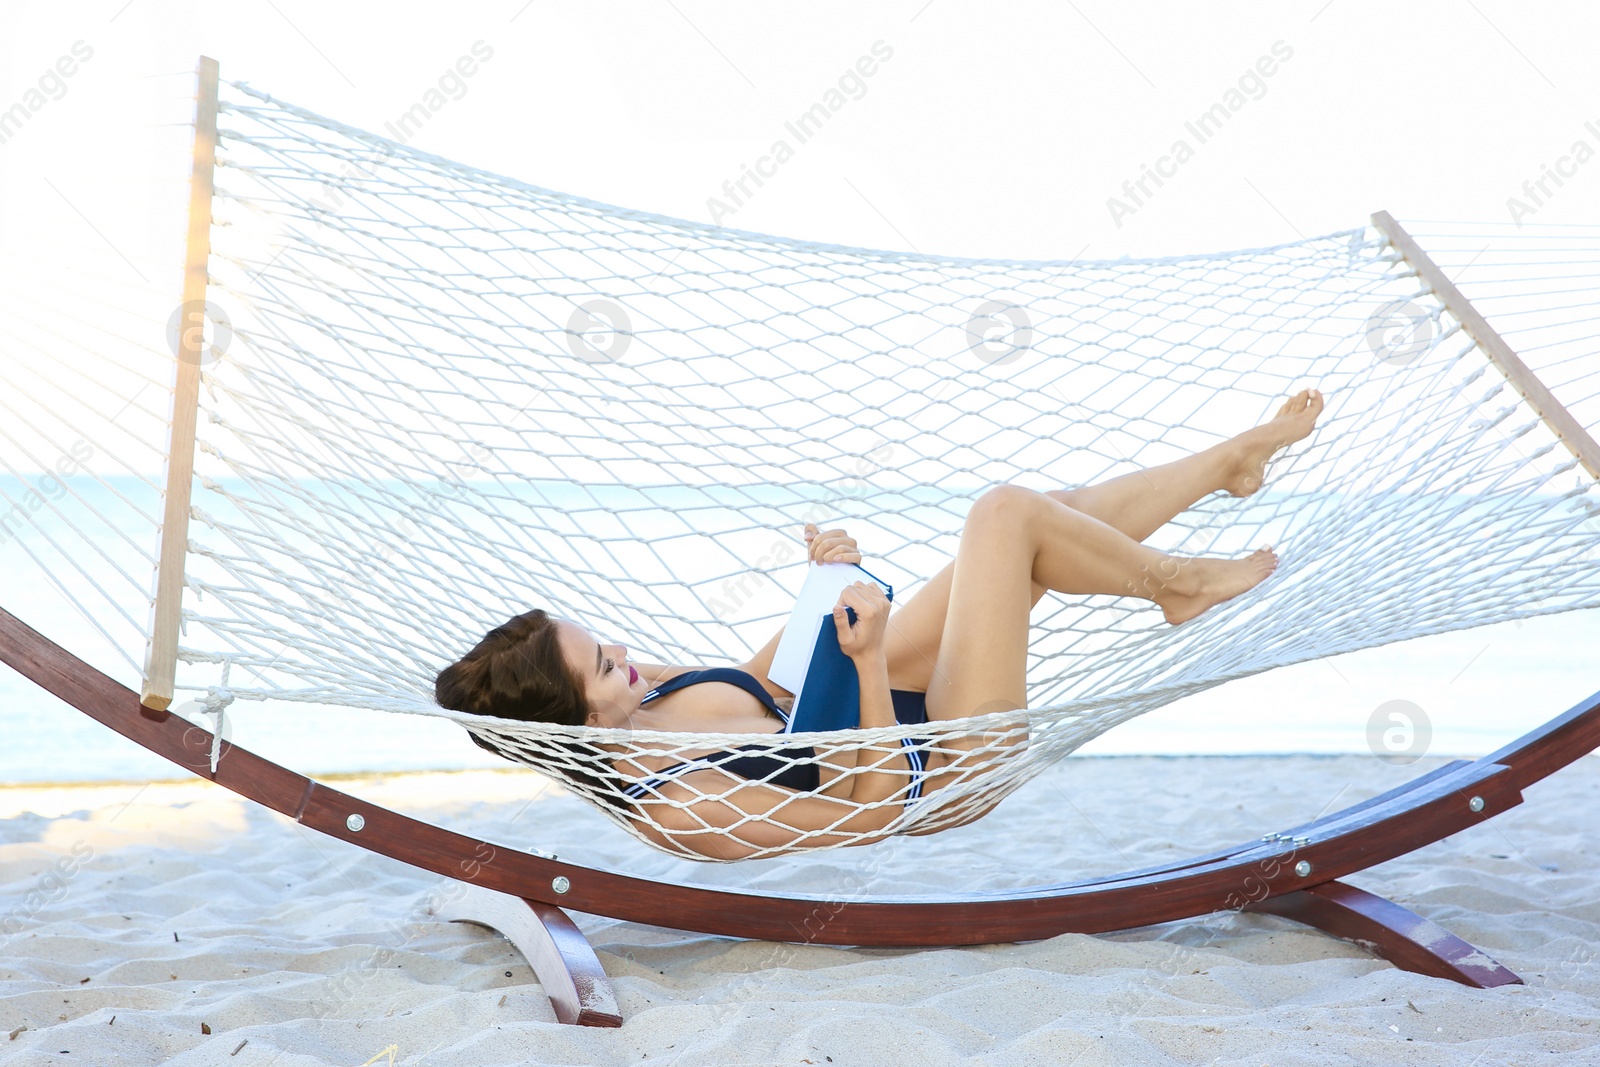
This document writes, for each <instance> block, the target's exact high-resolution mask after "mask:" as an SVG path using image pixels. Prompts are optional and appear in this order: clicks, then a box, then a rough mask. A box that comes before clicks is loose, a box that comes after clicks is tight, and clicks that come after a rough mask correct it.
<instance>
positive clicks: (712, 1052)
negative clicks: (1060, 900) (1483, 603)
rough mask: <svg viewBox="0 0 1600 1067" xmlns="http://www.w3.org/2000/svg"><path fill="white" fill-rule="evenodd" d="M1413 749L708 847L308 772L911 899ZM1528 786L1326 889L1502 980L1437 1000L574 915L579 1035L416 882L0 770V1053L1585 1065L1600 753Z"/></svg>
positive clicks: (1042, 949) (1384, 967) (1057, 945)
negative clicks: (602, 987) (837, 834)
mask: <svg viewBox="0 0 1600 1067" xmlns="http://www.w3.org/2000/svg"><path fill="white" fill-rule="evenodd" d="M1439 762H1442V761H1440V760H1436V759H1425V760H1422V761H1420V762H1418V763H1416V764H1414V765H1412V766H1409V767H1396V766H1392V765H1390V764H1387V763H1384V762H1383V761H1381V760H1378V759H1375V758H1373V757H1370V756H1353V755H1352V756H1248V757H1216V756H1209V757H1182V758H1167V757H1096V758H1073V759H1069V760H1066V761H1063V762H1062V763H1061V764H1059V765H1058V766H1056V767H1054V768H1052V769H1051V770H1050V771H1049V772H1047V773H1046V774H1045V775H1044V776H1042V777H1041V778H1040V779H1038V780H1036V781H1035V782H1033V783H1031V784H1030V785H1029V786H1027V787H1026V788H1025V789H1024V790H1022V791H1021V792H1019V793H1018V794H1016V795H1015V796H1013V797H1011V798H1009V799H1008V800H1006V801H1005V803H1004V804H1002V805H1001V807H1000V808H999V809H998V810H997V811H996V812H995V813H994V814H992V815H990V816H989V817H988V818H987V819H986V820H984V821H982V822H980V823H978V824H975V825H974V826H971V827H965V828H962V829H960V830H955V831H950V832H947V833H944V834H939V835H935V836H932V837H927V838H915V839H905V840H897V841H893V842H890V843H888V844H886V845H883V846H873V847H869V848H864V849H847V850H842V851H837V852H831V853H822V854H816V855H811V856H807V857H803V858H799V859H793V860H777V861H766V862H762V863H758V864H735V865H706V864H697V863H692V862H690V861H680V860H676V859H674V858H672V857H668V856H664V855H661V854H659V853H656V852H652V851H649V850H647V849H645V848H644V847H643V846H641V845H638V844H637V843H635V842H634V841H633V840H632V839H631V838H629V837H627V835H625V834H624V833H623V832H622V831H621V830H619V829H617V828H616V827H614V826H613V825H612V824H611V823H609V822H608V821H606V820H605V819H604V818H603V817H602V816H600V815H599V814H597V813H596V812H595V811H593V810H592V809H590V808H589V807H588V806H587V805H586V804H584V803H583V802H581V801H578V800H576V799H574V798H573V797H571V796H568V795H566V794H565V793H563V792H561V791H560V790H557V789H554V788H551V787H547V786H545V785H543V784H542V783H543V779H541V778H539V777H537V776H536V775H534V774H532V773H531V772H526V771H521V770H517V769H511V770H507V771H505V772H487V771H474V772H461V773H432V774H406V775H388V776H382V777H364V778H353V779H348V780H342V781H340V782H339V783H337V784H338V786H339V787H340V788H343V789H346V790H347V791H350V792H353V793H355V794H357V795H360V796H364V797H367V798H369V799H371V800H374V801H376V802H378V803H382V804H386V805H388V806H391V807H394V808H397V809H399V810H403V811H406V812H408V813H411V814H415V815H418V816H421V817H425V818H428V819H430V820H431V821H435V822H439V823H442V824H444V825H447V826H450V827H452V828H455V829H459V830H462V831H463V832H467V833H472V834H475V835H481V836H484V837H487V838H491V839H497V840H501V841H504V842H506V843H508V844H514V845H519V846H523V847H538V848H544V849H546V850H550V851H555V852H557V853H559V854H560V855H561V856H562V858H563V859H571V860H575V861H578V862H584V863H595V864H601V865H605V866H611V867H615V868H618V869H626V870H628V871H630V872H633V873H638V874H644V875H649V876H652V877H671V878H677V879H682V880H698V881H701V882H705V883H709V884H719V885H729V886H745V887H750V886H754V887H757V888H760V887H774V888H775V887H780V886H781V887H785V888H788V889H791V890H796V891H802V890H804V891H812V890H824V889H829V890H831V891H834V892H842V893H850V892H860V891H862V890H863V889H870V890H872V891H875V892H904V893H915V892H948V891H952V890H955V891H960V890H972V889H993V888H1001V887H1005V886H1020V885H1026V884H1029V883H1033V882H1046V881H1056V880H1063V879H1068V878H1073V877H1080V876H1087V875H1090V874H1094V873H1105V872H1111V871H1115V870H1125V869H1128V868H1135V867H1141V866H1145V865H1147V864H1150V863H1155V862H1158V861H1160V860H1163V859H1169V858H1176V857H1179V856H1183V855H1187V854H1191V853H1195V852H1199V851H1202V850H1205V849H1208V848H1212V847H1218V846H1223V845H1229V844H1235V843H1238V842H1240V841H1244V840H1248V839H1251V838H1254V837H1258V836H1259V835H1260V834H1262V833H1264V832H1267V831H1269V830H1274V829H1281V828H1284V827H1287V826H1290V825H1294V824H1296V823H1299V822H1302V821H1305V820H1307V819H1310V818H1314V817H1315V816H1317V815H1318V814H1320V813H1322V812H1324V811H1326V810H1333V809H1335V808H1337V807H1342V806H1344V805H1346V804H1349V803H1353V802H1355V801H1357V800H1359V799H1361V798H1363V797H1366V796H1370V795H1372V794H1373V793H1376V792H1379V791H1381V790H1383V789H1385V788H1388V787H1389V786H1391V785H1394V784H1397V783H1398V782H1400V781H1403V780H1405V779H1407V778H1409V777H1411V776H1413V775H1415V774H1417V773H1420V772H1421V771H1423V770H1426V769H1428V768H1430V767H1433V766H1436V765H1438V763H1439ZM530 801H531V802H530ZM1526 801H1527V802H1526V803H1525V804H1524V805H1522V806H1520V807H1518V808H1515V809H1513V810H1511V811H1509V812H1507V813H1505V814H1504V815H1502V816H1500V817H1498V818H1495V819H1493V820H1491V821H1489V822H1487V823H1485V824H1483V825H1481V826H1477V827H1474V828H1473V829H1471V830H1470V831H1467V832H1465V833H1462V834H1459V835H1456V836H1454V837H1452V838H1449V839H1447V840H1445V841H1443V842H1440V843H1438V844H1435V845H1432V846H1430V847H1428V848H1425V849H1423V850H1421V851H1420V852H1417V853H1415V854H1413V855H1410V856H1406V857H1403V858H1401V859H1398V860H1395V861H1392V862H1390V863H1386V864H1384V865H1382V866H1380V867H1377V868H1375V869H1374V870H1372V871H1368V872H1364V873H1362V874H1359V875H1355V876H1352V877H1351V879H1350V881H1352V882H1353V883H1354V884H1356V885H1359V886H1361V887H1363V888H1366V889H1370V890H1372V891H1374V892H1377V893H1381V894H1383V895H1385V896H1389V897H1391V898H1393V899H1395V900H1397V901H1399V902H1400V903H1402V904H1405V905H1407V906H1409V907H1411V908H1413V909H1415V910H1417V911H1418V912H1420V913H1421V914H1423V915H1424V916H1426V917H1428V918H1430V919H1433V920H1434V921H1436V922H1438V923H1440V924H1441V925H1443V926H1445V927H1446V928H1447V929H1449V930H1451V931H1452V932H1454V933H1456V934H1458V935H1460V936H1462V937H1464V938H1466V939H1467V940H1468V941H1471V942H1473V943H1474V944H1476V945H1478V946H1479V947H1480V948H1482V949H1483V950H1484V951H1486V952H1488V953H1489V954H1490V955H1492V956H1494V957H1495V958H1496V959H1498V960H1499V961H1500V962H1502V963H1504V964H1505V965H1507V966H1509V967H1510V968H1511V969H1513V970H1514V971H1516V972H1517V973H1518V974H1520V975H1522V977H1523V978H1524V979H1525V980H1526V982H1527V984H1526V985H1524V986H1510V987H1503V988H1500V989H1492V990H1474V989H1468V988H1465V987H1463V986H1459V985H1455V984H1453V983H1450V982H1445V981H1441V980H1438V979H1433V978H1425V977H1422V976H1420V975H1415V974H1410V973H1407V972H1404V971H1399V970H1396V969H1395V968H1394V967H1392V966H1391V965H1389V964H1388V963H1385V962H1383V961H1381V960H1378V959H1374V958H1373V957H1372V956H1370V955H1369V954H1368V953H1366V952H1365V951H1363V950H1362V949H1360V948H1359V947H1357V946H1355V945H1352V944H1349V943H1347V942H1344V941H1340V940H1337V939H1334V938H1332V937H1329V936H1326V935H1324V934H1321V933H1318V932H1316V931H1314V930H1310V929H1307V928H1303V927H1299V926H1297V925H1295V924H1293V923H1291V922H1288V921H1286V920H1282V919H1278V918H1275V917H1270V916H1258V915H1241V914H1232V913H1224V914H1219V915H1214V916H1211V917H1207V918H1204V919H1196V920H1192V921H1189V922H1182V923H1173V924H1168V925H1165V926H1160V927H1153V928H1147V929H1141V930H1134V931H1127V932H1122V933H1117V934H1110V935H1094V936H1090V935H1080V934H1067V935H1063V936H1060V937H1055V938H1052V939H1050V940H1047V941H1040V942H1034V943H1030V944H1005V945H989V946H982V947H972V948H959V949H941V950H923V951H909V950H881V949H876V950H858V949H840V948H831V947H825V946H804V945H778V944H772V943H765V942H741V941H732V940H728V939H724V938H716V937H707V936H701V935H695V934H685V933H679V932H674V931H670V930H663V929H656V928H650V927H643V926H639V925H635V924H632V923H624V922H616V921H613V920H610V919H604V918H600V917H596V916H589V915H576V916H574V918H575V919H576V921H577V922H578V924H579V926H580V927H581V928H582V929H583V930H584V931H585V933H586V934H587V935H588V936H589V938H590V940H591V941H592V942H593V944H594V945H595V948H596V950H597V952H598V954H599V957H600V961H601V963H602V964H603V966H604V967H605V969H606V972H607V973H608V974H609V975H610V976H611V977H612V979H613V981H614V983H615V986H616V991H617V996H618V998H619V1000H620V1003H621V1007H622V1011H623V1014H624V1017H625V1018H626V1020H627V1022H626V1025H624V1026H623V1027H622V1029H620V1030H598V1029H587V1028H578V1027H568V1026H561V1025H558V1024H556V1023H555V1022H554V1017H553V1015H552V1012H551V1008H550V1005H549V1002H548V1000H547V999H546V998H545V996H544V994H543V992H542V991H541V990H540V988H539V986H538V984H537V983H536V982H535V981H534V978H533V976H532V973H531V971H530V970H529V969H528V967H527V966H526V965H525V964H524V963H523V962H522V961H521V958H520V957H519V956H518V955H517V953H516V952H515V950H514V949H512V948H511V947H510V945H509V944H507V943H506V942H505V941H504V940H502V939H500V938H499V937H498V936H497V935H495V934H493V933H492V932H490V931H487V930H484V929H482V928H479V927H475V926H470V925H461V924H448V923H441V922H438V921H437V920H435V919H432V918H430V917H429V915H428V913H427V909H428V907H429V902H430V900H433V901H436V900H437V898H438V895H439V894H440V893H442V892H447V891H448V888H447V883H446V882H444V880H442V879H440V878H438V877H437V876H434V875H431V874H427V873H424V872H421V871H418V870H415V869H413V868H410V867H407V866H405V865H402V864H399V863H396V862H393V861H391V860H387V859H383V858H380V857H377V856H373V855H371V854H369V853H366V852H363V851H361V850H359V849H357V848H354V847H353V846H350V845H346V844H344V843H342V842H339V841H335V840H332V839H329V838H325V837H322V836H320V835H318V834H315V833H313V832H311V831H308V830H304V829H302V828H300V827H298V826H296V825H295V824H294V823H293V822H291V821H290V820H288V819H285V818H283V817H281V816H279V815H277V814H275V813H271V812H268V811H265V810H264V809H261V808H259V807H257V806H255V805H253V804H250V803H248V802H246V801H243V800H240V799H238V798H236V797H234V796H233V795H232V794H230V793H227V792H225V791H223V790H220V789H217V788H216V787H213V786H211V785H209V784H207V783H204V782H200V781H198V780H191V781H189V782H179V783H170V784H169V783H157V784H152V785H141V784H139V783H130V784H112V785H104V784H102V785H92V786H58V787H46V788H38V787H29V788H21V787H15V788H0V901H3V906H0V946H3V950H0V1030H3V1031H4V1032H0V1063H4V1064H7V1065H11V1064H18V1065H26V1064H45V1063H49V1064H62V1063H75V1064H93V1065H100V1064H107V1065H110V1064H117V1065H123V1064H127V1065H137V1064H156V1063H168V1062H170V1063H175V1064H228V1065H237V1067H249V1065H265V1064H274V1065H277V1067H296V1065H301V1064H349V1065H360V1064H372V1063H380V1064H388V1063H390V1062H393V1063H396V1064H428V1065H435V1067H444V1065H451V1064H463V1065H466V1064H470V1065H473V1067H481V1065H485V1064H500V1063H505V1064H513V1063H515V1064H522V1063H564V1064H565V1063H574V1064H682V1065H685V1067H691V1065H696V1067H697V1065H702V1064H723V1063H741V1064H744V1063H748V1064H815V1065H821V1064H828V1063H832V1064H836V1065H838V1067H850V1065H859V1064H867V1065H878V1064H885V1065H893V1064H914V1065H916V1067H936V1065H940V1064H947V1063H982V1064H997V1065H998V1064H1073V1065H1082V1067H1091V1065H1099V1064H1108V1065H1110V1064H1115V1065H1125V1064H1239V1065H1259V1064H1272V1065H1280V1064H1308V1065H1309V1064H1316V1065H1327V1064H1360V1065H1369V1064H1389V1063H1395V1064H1400V1063H1408V1064H1409V1063H1425V1064H1481V1065H1489V1064H1579V1063H1582V1064H1593V1063H1597V1062H1600V965H1597V963H1596V961H1595V959H1594V957H1595V953H1596V951H1597V948H1600V946H1597V945H1596V943H1595V942H1596V938H1597V935H1600V927H1597V925H1596V924H1597V922H1600V820H1596V818H1595V816H1594V814H1593V813H1594V812H1595V811H1596V810H1597V808H1600V805H1597V801H1600V760H1596V759H1594V758H1586V759H1584V760H1581V761H1579V763H1578V764H1576V765H1574V766H1573V767H1570V768H1568V769H1567V770H1565V771H1562V772H1561V773H1559V774H1557V775H1556V776H1555V777H1553V778H1551V779H1549V780H1547V781H1545V782H1542V783H1539V784H1537V785H1535V786H1533V787H1532V788H1531V789H1529V790H1528V792H1527V794H1526ZM206 1030H209V1033H206V1032H205V1031H206ZM241 1045H242V1047H240V1046H241Z"/></svg>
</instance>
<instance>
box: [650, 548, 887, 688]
mask: <svg viewBox="0 0 1600 1067" xmlns="http://www.w3.org/2000/svg"><path fill="white" fill-rule="evenodd" d="M805 539H806V553H807V555H806V561H807V562H808V563H860V562H861V550H860V549H858V548H857V547H856V540H855V538H853V537H851V536H850V535H849V534H847V533H845V532H844V531H843V530H828V531H826V532H824V531H820V530H818V529H817V524H816V523H814V522H808V523H806V528H805ZM782 640H783V628H782V627H779V628H778V632H777V633H775V634H773V635H772V640H770V641H768V642H767V643H766V645H765V646H764V647H763V648H762V649H761V651H760V652H757V653H756V654H755V655H754V656H751V657H750V659H748V660H747V661H745V662H744V663H743V664H741V665H740V669H741V670H743V671H745V672H746V673H748V674H753V675H755V676H756V678H757V679H758V680H760V682H761V684H762V685H763V686H764V687H765V688H766V690H767V692H768V693H770V694H771V695H772V696H774V697H792V696H794V694H793V693H791V692H789V691H788V690H787V689H785V688H783V686H781V685H779V684H778V683H776V682H774V681H773V680H772V679H770V678H768V677H767V672H768V671H770V670H772V657H773V656H775V655H777V654H778V642H779V641H782ZM640 670H641V671H642V670H643V668H640Z"/></svg>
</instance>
